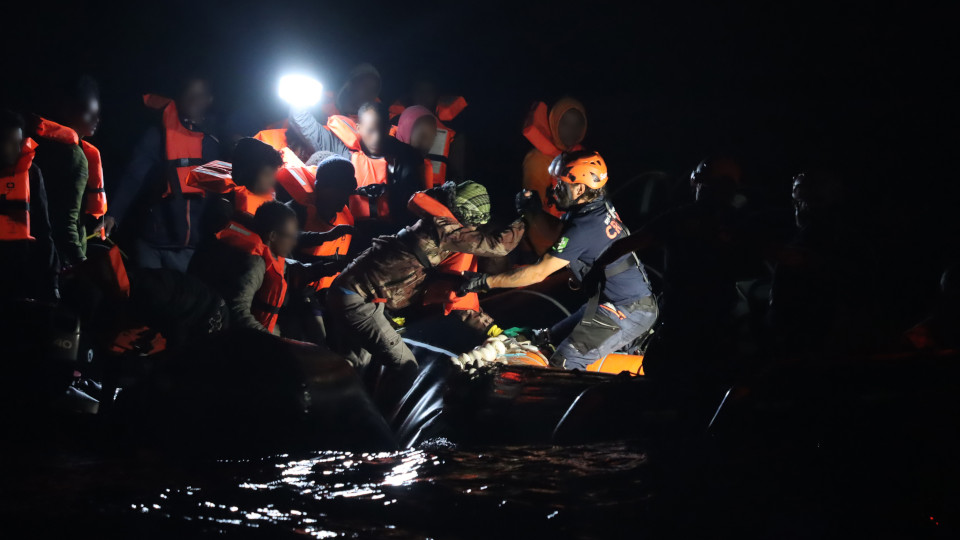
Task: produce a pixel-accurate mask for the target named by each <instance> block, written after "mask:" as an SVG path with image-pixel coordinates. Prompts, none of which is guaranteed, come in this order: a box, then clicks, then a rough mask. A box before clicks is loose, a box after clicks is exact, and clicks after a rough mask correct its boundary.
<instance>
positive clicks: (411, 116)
mask: <svg viewBox="0 0 960 540" xmlns="http://www.w3.org/2000/svg"><path fill="white" fill-rule="evenodd" d="M438 124H439V122H437V117H436V116H434V115H433V113H431V112H430V111H429V110H427V108H426V107H421V106H420V105H414V106H412V107H407V108H406V109H405V110H404V111H403V112H402V113H401V114H400V119H399V122H398V123H397V134H396V137H397V140H398V141H400V142H402V143H406V144H409V145H410V146H412V147H414V148H416V149H417V150H419V151H420V152H422V153H423V159H424V162H423V176H424V184H423V188H424V189H430V188H432V187H433V186H434V183H435V177H434V170H433V162H432V161H430V149H431V148H433V141H434V140H435V139H436V138H437V134H438V131H437V126H438ZM440 184H443V182H440Z"/></svg>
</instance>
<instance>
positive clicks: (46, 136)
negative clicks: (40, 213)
mask: <svg viewBox="0 0 960 540" xmlns="http://www.w3.org/2000/svg"><path fill="white" fill-rule="evenodd" d="M62 88H63V90H60V91H59V92H57V94H56V95H54V96H53V97H52V99H51V102H50V103H49V105H48V107H47V109H46V114H47V116H46V117H39V116H33V117H31V124H32V125H31V128H32V129H31V132H32V136H33V137H34V138H35V140H36V141H37V143H38V145H39V146H38V148H37V155H36V158H35V159H36V164H37V166H39V167H40V169H41V170H42V171H43V174H44V182H45V183H46V185H47V186H48V193H47V194H48V197H49V204H50V209H49V210H50V223H51V226H52V227H53V240H54V242H55V244H56V246H57V252H58V254H59V255H60V260H61V262H62V263H63V264H64V265H65V266H72V265H74V264H76V263H78V262H80V261H82V260H83V259H84V258H85V257H86V249H87V240H86V239H87V232H86V229H87V227H86V225H87V224H89V225H90V226H91V228H96V222H97V219H98V218H90V217H88V215H87V213H86V212H85V208H86V207H87V204H86V203H87V190H88V189H89V188H90V185H89V184H90V183H91V182H90V175H91V172H92V173H93V174H94V176H95V177H96V176H99V178H95V179H94V181H93V184H97V183H98V182H99V183H101V184H102V169H101V168H100V164H99V159H100V153H99V152H98V151H97V150H96V148H93V147H92V145H89V143H85V142H84V143H81V138H82V137H89V136H91V135H93V133H94V132H95V131H96V129H97V125H98V124H99V122H100V112H99V99H98V90H97V86H96V83H95V82H94V81H93V80H92V79H90V78H89V77H80V78H77V79H69V80H67V81H66V82H65V84H64V85H63V87H62ZM84 146H86V147H87V148H84ZM88 153H89V154H90V156H91V158H93V161H94V164H93V167H91V166H90V161H89V160H88V159H87V154H88ZM103 202H104V205H103V206H105V200H104V201H103ZM92 209H93V210H94V212H95V213H99V210H101V209H102V207H100V206H97V207H94V208H92Z"/></svg>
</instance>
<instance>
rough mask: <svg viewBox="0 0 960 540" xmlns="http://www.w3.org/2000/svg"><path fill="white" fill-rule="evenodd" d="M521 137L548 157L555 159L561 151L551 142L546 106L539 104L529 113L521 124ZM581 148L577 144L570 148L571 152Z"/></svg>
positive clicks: (542, 103)
mask: <svg viewBox="0 0 960 540" xmlns="http://www.w3.org/2000/svg"><path fill="white" fill-rule="evenodd" d="M523 136H524V137H526V138H527V140H528V141H530V144H532V145H533V147H534V148H536V149H537V150H539V151H541V152H543V153H544V154H546V155H548V156H550V157H552V158H553V157H557V156H559V155H560V154H561V153H562V152H563V151H562V150H560V149H559V148H557V145H556V144H554V142H553V136H552V135H551V133H550V120H549V116H548V114H547V104H546V103H544V102H542V101H541V102H539V103H537V104H536V106H534V108H533V109H532V110H531V111H530V114H529V115H528V116H527V119H526V121H525V122H524V124H523ZM582 148H583V147H582V146H580V145H579V144H578V145H576V146H574V147H573V148H571V149H570V150H571V151H575V150H580V149H582Z"/></svg>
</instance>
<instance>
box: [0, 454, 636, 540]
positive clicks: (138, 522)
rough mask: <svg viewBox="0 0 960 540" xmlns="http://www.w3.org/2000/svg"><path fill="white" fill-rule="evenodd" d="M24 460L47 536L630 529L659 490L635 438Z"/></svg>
mask: <svg viewBox="0 0 960 540" xmlns="http://www.w3.org/2000/svg"><path fill="white" fill-rule="evenodd" d="M61 457H63V456H61ZM23 465H24V467H23V468H21V469H20V470H19V471H18V472H17V473H16V474H15V475H14V476H13V478H14V479H19V480H20V481H19V482H15V483H14V485H13V486H12V487H13V488H14V489H15V490H16V492H19V493H18V496H16V497H9V495H12V494H13V493H14V492H11V491H7V492H6V493H5V496H4V508H3V514H4V516H6V517H7V518H8V519H7V521H6V522H7V523H8V524H9V523H11V521H12V522H16V521H18V520H23V521H25V522H26V523H29V524H31V526H33V527H37V528H36V529H35V533H37V534H38V535H39V536H44V533H50V534H51V535H54V536H55V535H58V534H59V533H60V532H61V531H70V532H73V533H76V532H80V531H83V532H86V533H95V534H97V535H100V536H107V537H139V538H144V537H147V538H170V537H180V538H195V537H200V538H207V537H210V538H214V537H217V538H219V537H223V536H224V535H227V536H228V537H237V536H239V537H257V538H260V537H263V538H303V537H310V538H337V537H364V538H366V537H380V538H422V537H435V538H474V537H491V538H496V537H513V536H516V535H526V536H533V537H583V538H591V537H610V536H632V535H633V534H634V533H636V532H638V531H639V530H642V529H643V528H644V526H643V524H642V523H638V522H636V521H635V520H636V518H637V517H639V516H640V515H642V514H643V509H644V508H645V507H646V506H647V505H648V501H649V499H650V498H651V497H652V495H653V494H652V491H651V490H652V488H653V486H652V484H651V480H650V467H649V461H648V455H647V454H646V453H645V452H644V451H643V450H642V448H640V447H639V446H637V445H635V444H633V443H625V442H619V443H607V444H595V445H587V446H568V447H554V446H518V447H496V448H486V449H459V448H456V447H455V446H454V445H452V444H450V443H448V442H447V441H445V440H434V441H429V442H428V443H425V444H423V445H421V446H420V447H419V448H415V449H409V450H404V451H399V452H383V453H351V452H333V451H326V452H325V451H318V452H308V453H303V454H298V455H287V454H282V455H274V456H267V457H263V458H258V459H246V460H231V461H225V460H224V461H203V462H191V463H177V464H172V463H165V464H163V463H160V462H157V461H155V460H153V459H152V458H149V457H143V458H138V459H136V460H131V459H122V460H102V459H83V458H77V457H74V458H71V459H65V460H64V461H61V462H60V463H59V464H58V465H53V466H52V465H50V462H49V460H43V463H36V464H27V463H24V464H23ZM8 480H10V477H8ZM44 515H46V516H47V517H46V518H45V519H44V518H43V517H42V516H44Z"/></svg>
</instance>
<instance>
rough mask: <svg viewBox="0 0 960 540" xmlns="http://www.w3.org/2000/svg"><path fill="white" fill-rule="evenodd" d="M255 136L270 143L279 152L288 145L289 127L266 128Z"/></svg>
mask: <svg viewBox="0 0 960 540" xmlns="http://www.w3.org/2000/svg"><path fill="white" fill-rule="evenodd" d="M253 138H254V139H256V140H258V141H261V142H265V143H267V144H269V145H270V146H272V147H273V149H274V150H276V151H278V152H279V151H281V150H283V149H284V148H286V147H287V128H286V127H283V128H278V129H265V130H263V131H259V132H257V134H256V135H254V136H253Z"/></svg>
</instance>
